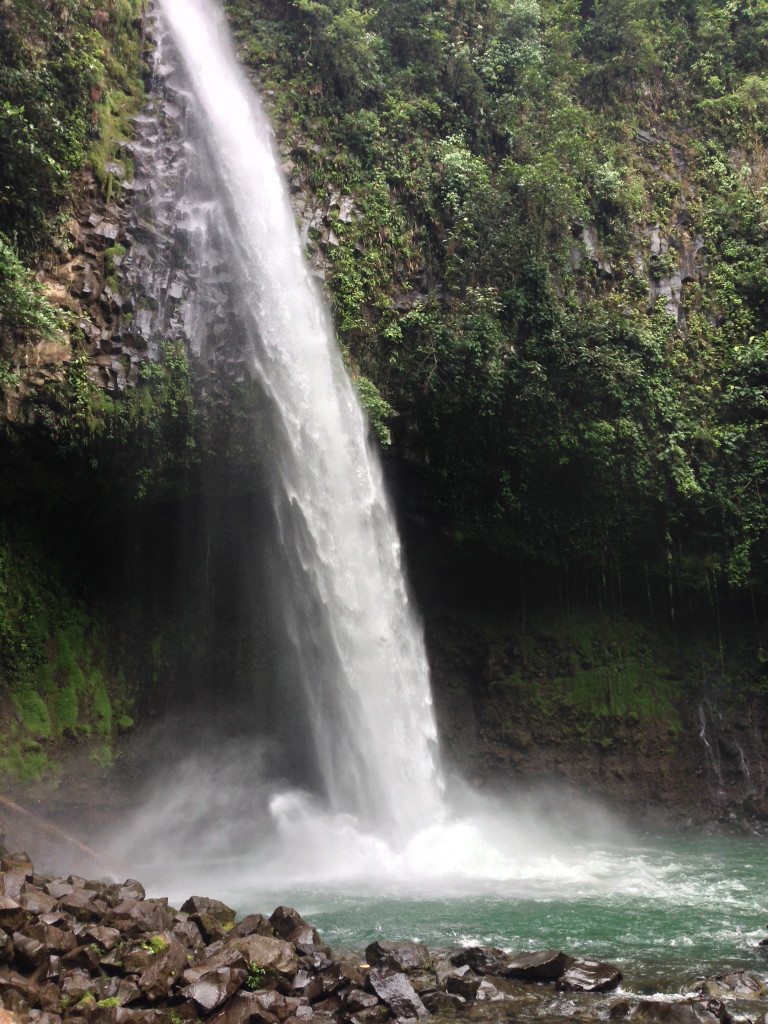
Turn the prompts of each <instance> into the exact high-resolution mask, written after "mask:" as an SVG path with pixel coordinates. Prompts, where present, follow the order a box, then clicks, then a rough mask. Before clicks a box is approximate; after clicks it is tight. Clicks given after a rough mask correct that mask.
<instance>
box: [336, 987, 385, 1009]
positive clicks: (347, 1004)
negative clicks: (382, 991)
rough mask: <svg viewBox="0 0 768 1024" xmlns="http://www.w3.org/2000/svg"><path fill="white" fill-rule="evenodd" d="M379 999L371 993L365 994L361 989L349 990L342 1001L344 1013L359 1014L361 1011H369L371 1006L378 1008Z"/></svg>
mask: <svg viewBox="0 0 768 1024" xmlns="http://www.w3.org/2000/svg"><path fill="white" fill-rule="evenodd" d="M378 1003H379V997H378V996H377V995H375V993H373V992H366V991H365V990H364V989H362V988H353V989H350V990H349V992H348V993H347V997H346V999H345V1000H344V1012H345V1013H359V1012H360V1011H361V1010H370V1008H371V1007H372V1006H378Z"/></svg>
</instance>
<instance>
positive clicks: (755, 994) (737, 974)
mask: <svg viewBox="0 0 768 1024" xmlns="http://www.w3.org/2000/svg"><path fill="white" fill-rule="evenodd" d="M697 991H698V992H701V993H702V994H703V995H705V996H713V997H715V998H717V999H723V998H735V999H760V998H761V997H762V996H764V995H765V994H766V991H767V990H766V986H765V984H764V983H763V982H762V981H760V979H759V978H756V977H755V975H754V974H747V972H746V971H733V972H732V973H730V974H720V975H718V976H717V977H716V978H706V979H705V980H704V981H703V982H702V983H701V984H700V985H698V986H697Z"/></svg>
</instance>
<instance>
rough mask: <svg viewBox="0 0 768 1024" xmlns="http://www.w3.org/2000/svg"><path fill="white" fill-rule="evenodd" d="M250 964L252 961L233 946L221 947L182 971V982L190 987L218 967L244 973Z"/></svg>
mask: <svg viewBox="0 0 768 1024" xmlns="http://www.w3.org/2000/svg"><path fill="white" fill-rule="evenodd" d="M251 963H253V961H252V960H249V959H248V957H246V956H244V955H243V954H242V952H241V951H240V950H239V949H235V947H234V946H229V947H222V948H221V949H218V950H217V951H216V952H214V953H211V954H210V955H209V956H207V957H206V958H205V959H204V960H201V961H200V962H199V963H197V964H195V965H194V966H193V967H187V969H186V970H185V971H184V981H186V982H187V984H189V985H191V984H193V983H194V982H196V981H199V980H200V978H202V977H203V975H204V974H210V973H211V972H212V971H217V970H218V969H219V968H220V967H228V968H235V969H236V970H239V971H244V970H246V968H247V967H248V966H249V965H250V964H251Z"/></svg>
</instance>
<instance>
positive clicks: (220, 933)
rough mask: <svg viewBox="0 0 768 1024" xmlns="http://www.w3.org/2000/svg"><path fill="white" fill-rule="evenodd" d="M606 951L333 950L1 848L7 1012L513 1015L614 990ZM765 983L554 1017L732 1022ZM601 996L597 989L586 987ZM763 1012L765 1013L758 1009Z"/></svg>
mask: <svg viewBox="0 0 768 1024" xmlns="http://www.w3.org/2000/svg"><path fill="white" fill-rule="evenodd" d="M621 980H622V974H621V971H620V970H619V969H618V968H617V967H616V966H614V965H611V964H607V963H602V962H600V961H597V960H594V959H589V958H578V957H574V956H571V955H568V954H566V953H563V952H562V951H559V950H539V951H535V952H521V953H517V954H514V955H512V954H510V953H507V952H504V951H503V950H501V949H497V948H494V947H487V946H474V947H469V948H464V949H460V950H453V951H452V952H450V951H441V952H440V953H437V952H434V951H430V950H429V949H427V947H426V946H424V945H422V944H420V943H417V942H387V941H376V942H373V943H371V944H370V945H369V946H368V947H367V948H366V950H365V961H364V962H361V958H360V957H349V956H342V955H337V954H334V953H333V952H332V951H331V950H330V949H329V948H328V947H327V946H326V945H325V944H324V943H323V941H322V939H321V937H320V935H319V934H318V932H317V930H316V929H315V928H314V927H313V926H312V925H311V924H309V923H308V922H307V921H305V920H304V919H303V918H302V917H301V916H300V915H299V914H298V913H297V911H295V910H293V909H291V908H289V907H284V906H281V907H278V908H277V909H276V910H274V912H273V913H272V914H271V915H270V916H269V917H265V916H264V915H262V914H249V915H248V916H246V917H244V918H243V919H242V920H240V921H237V920H236V913H235V911H234V910H232V909H231V908H230V907H227V906H226V905H225V904H223V903H221V902H220V901H218V900H216V899H210V898H207V897H199V896H192V897H190V898H189V899H188V900H186V902H185V903H183V904H182V906H181V908H180V909H179V910H176V909H174V908H173V907H170V906H169V905H168V901H167V899H165V898H147V895H146V892H145V890H144V888H143V886H142V885H141V883H139V882H137V881H135V880H133V879H128V880H126V881H124V882H121V883H107V882H104V881H94V880H88V879H85V878H80V877H77V876H75V875H70V876H69V877H67V878H66V879H64V878H53V877H49V876H46V875H41V874H39V873H38V872H36V871H35V869H34V867H33V865H32V863H31V861H30V859H29V857H27V856H26V854H24V853H16V854H10V853H8V852H7V851H4V850H2V849H0V1024H27V1022H36V1024H186V1022H191V1024H192V1022H203V1021H205V1022H208V1021H210V1022H212V1024H380V1022H385V1021H393V1022H397V1024H405V1022H406V1021H407V1022H416V1021H421V1020H426V1019H428V1018H429V1017H430V1016H434V1017H436V1018H438V1019H446V1018H450V1019H460V1020H461V1019H465V1020H477V1019H482V1020H489V1019H504V1020H509V1019H512V1018H513V1017H516V1016H517V1011H518V1010H520V1009H521V1008H522V1007H525V1006H527V1007H528V1009H530V1006H531V1004H532V1003H534V1002H536V1001H537V1000H538V1001H539V1004H540V1005H542V1004H541V998H542V997H543V998H544V999H545V1000H549V1003H550V1004H552V1000H556V999H557V998H558V996H557V994H558V993H561V994H563V995H562V996H561V998H566V997H576V996H577V994H585V998H590V996H594V995H595V994H599V993H606V992H613V991H614V990H615V989H617V988H618V986H619V984H620V982H621ZM765 995H766V987H765V985H764V984H763V983H762V982H761V981H760V980H759V979H758V978H757V977H755V976H753V975H750V974H747V973H745V972H734V973H732V974H729V975H725V976H723V977H720V978H717V979H702V981H701V984H700V986H699V991H698V993H697V994H696V995H695V996H693V997H688V998H683V999H679V998H678V999H675V1000H666V999H641V1000H640V1001H636V1002H632V1001H631V1000H629V999H627V998H624V997H622V995H621V993H616V997H615V998H614V999H613V1001H612V1002H610V1003H609V1004H608V1005H605V1004H602V1005H601V1006H600V1008H599V1010H598V1008H597V1007H596V1006H595V1007H593V1009H592V1010H591V1011H590V1009H589V1007H588V1006H584V1005H582V1006H580V1008H579V1012H578V1013H576V1012H575V1011H574V1009H573V1007H571V1009H570V1011H569V1012H566V1009H565V1008H564V1007H561V1008H560V1009H559V1010H558V1009H556V1008H555V1007H554V1006H553V1005H550V1010H549V1012H547V1013H538V1014H536V1016H539V1017H547V1018H548V1019H551V1020H552V1019H563V1018H571V1019H578V1020H597V1019H600V1018H604V1017H605V1016H606V1015H608V1016H610V1017H611V1018H616V1019H618V1018H630V1019H631V1020H633V1021H637V1022H638V1024H716V1022H720V1024H728V1022H729V1021H730V1020H731V1019H732V1018H731V1015H730V1013H729V1011H728V1009H727V1008H726V1003H725V1002H724V1000H728V999H730V998H732V999H736V1000H745V999H746V1000H751V1001H755V1005H759V1003H760V1001H761V1000H762V999H763V997H764V996H765ZM595 998H596V996H595ZM757 1020H758V1021H759V1024H768V1014H763V1015H762V1016H760V1017H758V1018H757Z"/></svg>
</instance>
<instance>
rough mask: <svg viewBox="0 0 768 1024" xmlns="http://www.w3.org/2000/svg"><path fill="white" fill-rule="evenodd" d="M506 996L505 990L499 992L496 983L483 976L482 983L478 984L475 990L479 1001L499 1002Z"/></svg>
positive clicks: (476, 998) (476, 999) (476, 1000)
mask: <svg viewBox="0 0 768 1024" xmlns="http://www.w3.org/2000/svg"><path fill="white" fill-rule="evenodd" d="M504 998H505V996H504V993H503V992H499V990H498V989H497V988H496V986H495V985H494V984H492V983H491V982H490V981H489V980H488V979H487V978H481V979H480V984H479V985H478V986H477V991H476V992H475V1002H477V1003H498V1002H501V1001H502V1000H503V999H504Z"/></svg>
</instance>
